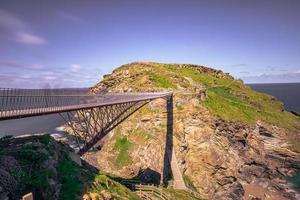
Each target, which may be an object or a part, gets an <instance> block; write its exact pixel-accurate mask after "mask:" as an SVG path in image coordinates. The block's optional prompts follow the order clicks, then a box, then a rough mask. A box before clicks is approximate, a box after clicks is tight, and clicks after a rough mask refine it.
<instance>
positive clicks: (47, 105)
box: [0, 88, 172, 120]
mask: <svg viewBox="0 0 300 200" xmlns="http://www.w3.org/2000/svg"><path fill="white" fill-rule="evenodd" d="M171 94H172V93H171V92H151V93H106V94H92V93H90V92H89V89H88V88H66V89H12V88H0V120H6V119H14V118H22V117H30V116H37V115H44V114H51V113H60V112H67V111H75V110H79V109H85V108H93V107H100V106H105V105H113V104H119V103H126V102H137V101H142V100H152V99H155V98H161V97H166V96H169V95H171Z"/></svg>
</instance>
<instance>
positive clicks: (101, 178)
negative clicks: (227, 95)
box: [89, 173, 139, 200]
mask: <svg viewBox="0 0 300 200" xmlns="http://www.w3.org/2000/svg"><path fill="white" fill-rule="evenodd" d="M103 191H109V193H110V194H112V198H113V199H120V200H121V199H124V198H126V199H132V200H137V199H139V198H138V196H136V195H135V194H134V193H133V192H131V191H130V190H129V189H127V188H126V187H124V186H123V185H121V184H120V183H118V182H116V181H113V180H112V179H110V178H108V177H107V176H106V175H104V174H101V173H100V174H98V175H96V176H95V178H94V185H93V187H91V188H90V189H89V192H90V193H98V194H100V193H101V192H103Z"/></svg>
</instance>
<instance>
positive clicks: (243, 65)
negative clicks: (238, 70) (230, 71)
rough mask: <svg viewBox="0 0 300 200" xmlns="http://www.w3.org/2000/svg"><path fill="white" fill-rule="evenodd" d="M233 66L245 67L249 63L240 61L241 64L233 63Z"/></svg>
mask: <svg viewBox="0 0 300 200" xmlns="http://www.w3.org/2000/svg"><path fill="white" fill-rule="evenodd" d="M231 66H232V67H245V66H247V64H245V63H240V64H233V65H231Z"/></svg>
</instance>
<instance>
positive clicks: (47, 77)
mask: <svg viewBox="0 0 300 200" xmlns="http://www.w3.org/2000/svg"><path fill="white" fill-rule="evenodd" d="M44 79H46V80H56V79H57V77H56V76H44Z"/></svg>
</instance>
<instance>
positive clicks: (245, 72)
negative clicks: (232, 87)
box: [240, 71, 250, 75]
mask: <svg viewBox="0 0 300 200" xmlns="http://www.w3.org/2000/svg"><path fill="white" fill-rule="evenodd" d="M240 73H241V74H244V75H249V74H250V72H248V71H241V72H240Z"/></svg>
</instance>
